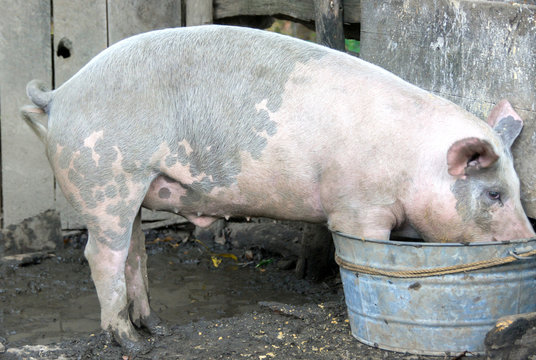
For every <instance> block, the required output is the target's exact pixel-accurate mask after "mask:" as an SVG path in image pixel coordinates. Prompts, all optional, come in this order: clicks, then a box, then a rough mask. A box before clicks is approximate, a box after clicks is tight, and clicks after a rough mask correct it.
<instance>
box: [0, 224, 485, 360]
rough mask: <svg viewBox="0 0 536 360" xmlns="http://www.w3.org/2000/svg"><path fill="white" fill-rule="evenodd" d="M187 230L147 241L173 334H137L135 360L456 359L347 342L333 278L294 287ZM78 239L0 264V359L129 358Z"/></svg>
mask: <svg viewBox="0 0 536 360" xmlns="http://www.w3.org/2000/svg"><path fill="white" fill-rule="evenodd" d="M190 231H191V229H188V228H170V229H160V230H151V231H149V232H148V233H147V252H148V254H149V259H148V272H149V280H150V287H151V301H152V305H153V308H154V309H155V310H156V311H157V312H158V313H159V314H160V316H161V317H162V318H163V319H165V321H167V323H168V324H169V325H170V327H171V329H172V331H173V334H172V335H171V336H168V337H151V336H149V335H148V334H144V336H145V339H146V341H149V342H151V343H152V344H153V349H152V350H151V351H150V352H149V353H147V354H144V355H139V356H137V357H136V358H137V359H387V360H395V359H407V360H409V359H454V358H462V357H457V356H458V355H460V354H451V355H448V356H447V355H445V356H442V357H423V356H416V355H411V354H405V353H395V352H389V351H383V350H380V349H376V348H374V347H370V346H367V345H363V344H361V343H359V342H358V341H357V340H355V339H354V338H353V337H352V335H351V333H350V325H349V323H348V320H347V314H346V307H345V304H344V294H343V290H342V285H341V283H340V279H339V277H338V275H337V274H336V273H335V274H334V275H333V276H330V277H328V278H327V279H325V280H323V281H322V282H319V283H314V282H311V281H307V280H300V279H297V278H296V276H295V274H294V272H293V270H292V269H286V270H285V268H288V267H289V266H288V261H287V260H288V259H282V258H280V257H279V256H278V254H268V253H266V252H265V251H263V249H230V248H228V247H222V246H217V244H213V243H210V244H204V243H199V242H196V241H195V240H193V239H192V237H191V236H190ZM86 240H87V237H86V235H85V234H82V235H77V236H71V237H68V238H66V239H65V247H64V249H60V250H57V251H55V252H54V253H53V254H50V256H48V257H45V258H42V259H41V258H38V259H37V260H36V261H30V262H29V264H21V263H18V264H17V263H12V262H9V263H6V262H3V263H2V264H0V284H1V286H0V306H1V307H0V358H5V359H32V358H35V359H127V358H128V357H126V356H124V355H123V353H122V351H121V349H120V347H119V346H118V345H117V344H116V343H115V342H114V341H113V340H111V339H110V338H109V337H108V336H107V334H105V333H104V332H102V331H101V330H100V328H99V306H98V300H97V296H96V293H95V288H94V286H93V283H92V282H91V279H90V273H89V267H88V264H87V261H86V260H85V259H84V256H83V245H84V243H85V241H86ZM230 254H234V255H235V256H236V257H237V258H236V260H235V259H234V258H233V256H232V255H230ZM220 261H221V262H220ZM473 358H475V357H473Z"/></svg>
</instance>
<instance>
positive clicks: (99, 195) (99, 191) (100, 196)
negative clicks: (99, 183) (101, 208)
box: [95, 190, 105, 202]
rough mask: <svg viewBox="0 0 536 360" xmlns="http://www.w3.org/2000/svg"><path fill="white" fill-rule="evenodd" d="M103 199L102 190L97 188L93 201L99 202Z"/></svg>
mask: <svg viewBox="0 0 536 360" xmlns="http://www.w3.org/2000/svg"><path fill="white" fill-rule="evenodd" d="M104 199H105V196H104V192H103V191H101V190H97V191H96V192H95V201H97V202H101V201H104Z"/></svg>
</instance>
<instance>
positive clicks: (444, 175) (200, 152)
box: [21, 25, 535, 353]
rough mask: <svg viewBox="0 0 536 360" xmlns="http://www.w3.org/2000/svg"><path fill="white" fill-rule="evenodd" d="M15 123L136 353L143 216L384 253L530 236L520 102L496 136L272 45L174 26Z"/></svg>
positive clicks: (308, 48) (134, 43)
mask: <svg viewBox="0 0 536 360" xmlns="http://www.w3.org/2000/svg"><path fill="white" fill-rule="evenodd" d="M27 94H28V96H29V98H30V99H31V100H32V102H33V103H34V105H28V106H26V107H24V108H23V109H22V110H21V111H22V114H23V117H24V119H25V120H26V121H27V122H28V124H29V125H30V126H31V128H32V129H33V130H34V131H35V133H36V134H37V135H38V136H39V137H40V138H41V139H42V140H43V142H44V143H45V145H46V154H47V157H48V160H49V161H50V164H51V166H52V169H53V171H54V174H55V176H56V179H57V182H58V184H59V186H60V187H61V190H62V191H63V193H64V194H65V196H66V198H67V200H68V201H69V203H70V204H72V206H73V207H74V208H75V209H76V211H78V213H79V214H80V215H81V217H82V219H83V220H84V221H85V223H86V225H87V229H88V234H89V240H88V243H87V246H86V248H85V251H84V254H85V256H86V258H87V260H88V262H89V266H90V268H91V276H92V279H93V281H94V284H95V287H96V290H97V295H98V298H99V301H100V306H101V326H102V328H103V329H104V330H106V331H110V332H111V333H112V334H113V335H114V337H115V339H116V340H117V341H118V342H119V344H121V345H122V346H123V348H124V349H125V350H126V351H128V352H129V353H140V352H145V351H147V346H146V345H144V342H143V341H142V340H141V337H140V335H139V334H138V333H137V332H136V330H135V328H134V326H133V324H134V325H135V326H136V327H144V328H146V329H148V330H149V331H150V332H151V333H153V334H167V333H169V331H168V330H167V328H166V327H165V324H164V323H163V322H162V321H161V320H160V318H159V317H158V315H157V314H156V313H155V312H154V311H153V310H151V307H150V305H149V298H148V281H147V270H146V254H145V249H144V235H143V233H142V231H141V227H140V208H141V207H142V206H143V207H146V208H149V209H156V210H165V211H170V212H174V213H177V214H180V215H182V216H184V217H186V218H187V219H188V220H189V221H191V222H192V223H193V224H195V225H198V226H202V227H203V226H208V225H210V224H211V223H212V222H214V221H215V220H216V219H218V218H224V217H228V216H243V217H249V216H262V217H268V218H274V219H287V220H299V221H305V222H311V223H326V224H327V225H328V226H329V228H330V229H331V230H332V231H340V232H344V233H348V234H352V235H355V236H359V237H364V238H372V239H389V237H390V233H391V231H392V230H393V229H397V228H404V227H411V228H413V229H415V230H416V231H417V232H418V233H419V234H420V235H421V236H422V237H423V238H424V239H425V240H426V241H452V242H471V241H503V240H512V239H518V238H530V237H533V236H534V235H535V234H534V231H533V229H532V227H531V225H530V223H529V221H528V219H527V217H526V215H525V213H524V211H523V208H522V205H521V202H520V189H519V188H520V185H519V179H518V177H517V175H516V172H515V170H514V167H513V160H512V154H511V150H510V147H511V145H512V143H513V141H514V140H515V138H516V137H517V136H518V134H519V132H520V131H521V128H522V126H523V122H522V120H521V118H520V116H519V115H518V114H517V113H516V112H515V111H514V109H513V108H512V106H511V105H510V104H509V103H508V101H506V100H504V101H501V102H499V103H498V104H497V105H496V106H495V107H494V108H493V110H492V111H491V113H490V116H489V117H488V119H487V123H486V122H485V121H482V120H480V119H478V118H477V117H475V116H473V115H471V114H470V113H468V112H466V111H464V110H463V109H461V108H460V107H458V106H456V105H454V104H453V103H451V102H449V101H447V100H445V99H442V98H440V97H438V96H435V95H433V94H431V93H429V92H427V91H425V90H422V89H419V88H418V87H416V86H414V85H411V84H409V83H407V82H405V81H403V80H402V79H400V78H398V77H396V76H395V75H393V74H391V73H389V72H388V71H386V70H384V69H381V68H380V67H377V66H375V65H372V64H370V63H367V62H365V61H362V60H360V59H358V58H356V57H353V56H350V55H347V54H345V53H342V52H338V51H335V50H332V49H328V48H326V47H322V46H320V45H317V44H313V43H309V42H305V41H301V40H297V39H293V38H291V37H287V36H283V35H278V34H274V33H270V32H267V31H262V30H253V29H246V28H237V27H227V26H215V25H209V26H201V27H192V28H182V29H164V30H158V31H153V32H148V33H144V34H140V35H137V36H134V37H131V38H128V39H125V40H123V41H121V42H118V43H116V44H114V45H113V46H111V47H109V48H108V49H106V50H104V51H103V52H101V53H100V54H99V55H97V56H96V57H95V58H94V59H92V60H91V61H90V62H89V63H88V64H87V65H86V66H84V67H83V68H82V69H81V70H80V71H79V72H78V73H76V74H75V75H74V76H73V77H72V78H71V79H69V80H68V81H67V82H65V83H64V84H63V85H62V86H60V87H59V88H57V89H56V90H53V91H50V90H48V89H46V87H45V86H43V84H42V83H41V82H39V81H35V80H34V81H32V82H30V83H29V84H28V86H27Z"/></svg>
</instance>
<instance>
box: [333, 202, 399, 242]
mask: <svg viewBox="0 0 536 360" xmlns="http://www.w3.org/2000/svg"><path fill="white" fill-rule="evenodd" d="M396 224H397V216H396V215H395V214H394V212H393V210H392V209H391V207H389V206H386V207H383V206H382V207H376V208H365V207H362V208H360V209H358V210H352V209H348V210H347V211H337V212H333V213H331V214H328V226H329V228H330V230H332V231H340V232H343V233H345V234H349V235H353V236H357V237H362V238H365V239H375V240H389V237H390V235H391V230H392V229H393V228H395V227H396Z"/></svg>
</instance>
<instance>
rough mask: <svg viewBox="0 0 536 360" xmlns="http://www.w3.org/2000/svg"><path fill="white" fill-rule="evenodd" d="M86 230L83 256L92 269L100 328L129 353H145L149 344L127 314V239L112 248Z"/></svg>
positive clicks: (92, 232) (90, 230) (95, 233)
mask: <svg viewBox="0 0 536 360" xmlns="http://www.w3.org/2000/svg"><path fill="white" fill-rule="evenodd" d="M88 233H89V239H88V243H87V245H86V249H85V251H84V255H85V256H86V258H87V260H88V263H89V266H90V268H91V277H92V279H93V282H94V284H95V288H96V289H97V296H98V297H99V303H100V306H101V327H102V328H103V329H104V330H107V331H111V332H112V334H113V336H114V337H115V339H116V340H117V341H118V342H119V343H120V345H121V346H122V348H123V349H124V350H126V351H127V352H128V353H130V354H139V353H145V352H147V351H148V350H150V346H149V345H148V344H144V343H143V342H142V339H141V337H140V336H139V335H138V334H137V333H136V331H135V329H134V327H133V326H132V323H131V322H130V319H129V314H128V313H129V311H128V310H129V309H128V307H129V305H128V301H127V286H126V281H125V263H126V259H127V256H128V250H129V242H128V241H125V242H124V244H125V245H124V246H123V247H120V248H118V249H115V248H114V249H112V248H111V247H110V246H109V244H110V243H111V242H108V243H107V242H105V241H102V240H103V239H102V238H99V237H98V235H97V234H98V233H99V232H98V231H94V230H92V229H91V228H90V229H88ZM128 236H130V233H129V234H128ZM97 239H99V240H97ZM109 240H111V239H109Z"/></svg>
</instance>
